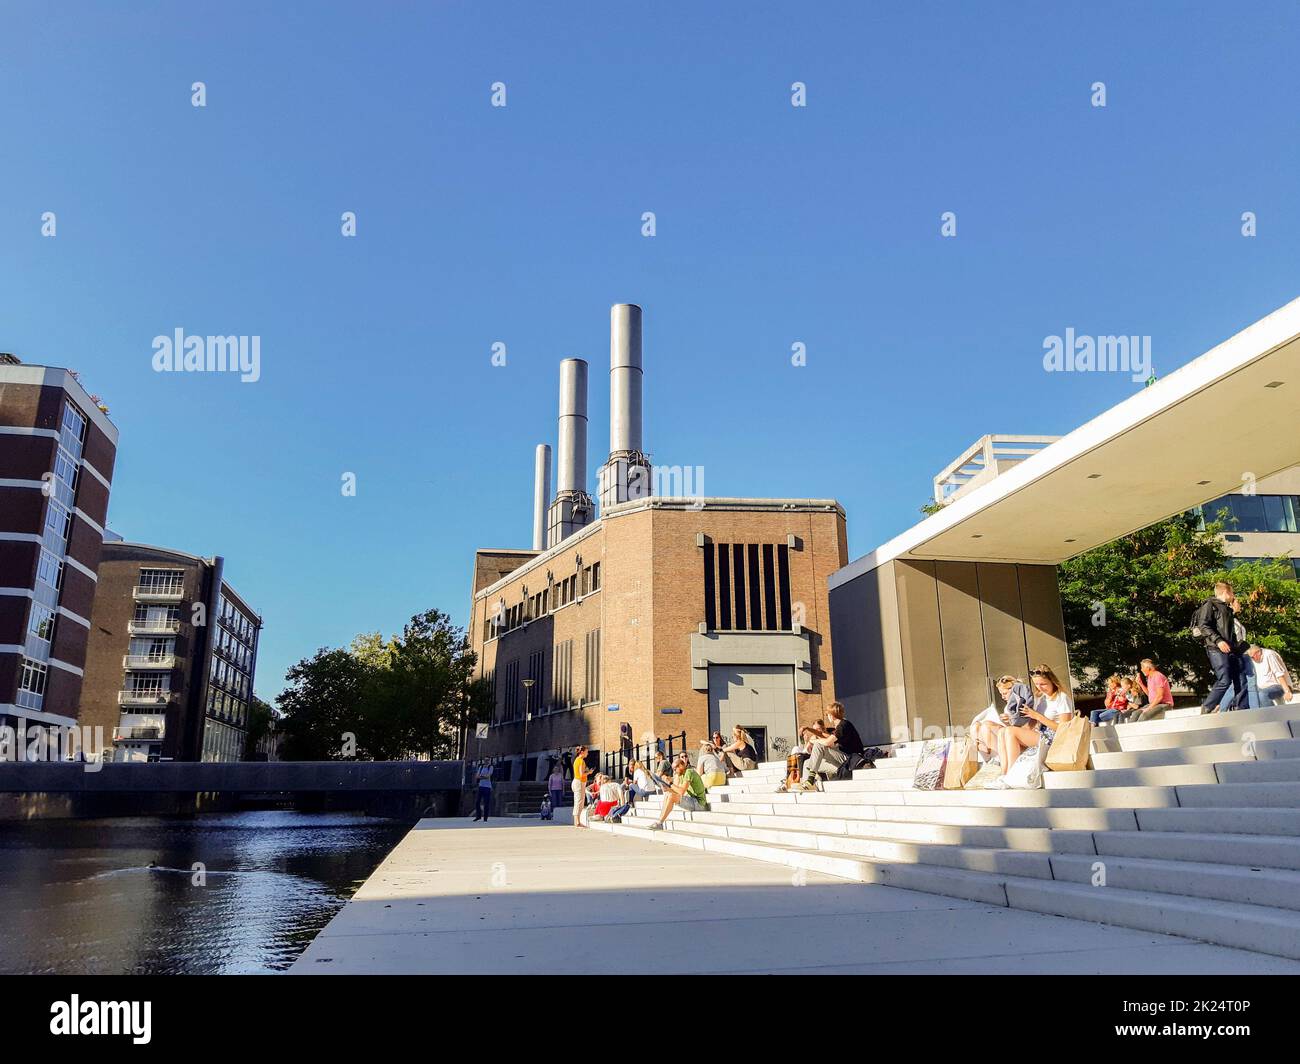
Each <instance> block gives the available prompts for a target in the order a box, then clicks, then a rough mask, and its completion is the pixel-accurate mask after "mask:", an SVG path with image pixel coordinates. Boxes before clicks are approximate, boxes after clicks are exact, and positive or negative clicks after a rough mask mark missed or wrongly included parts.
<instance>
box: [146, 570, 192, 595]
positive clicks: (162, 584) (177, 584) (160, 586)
mask: <svg viewBox="0 0 1300 1064" xmlns="http://www.w3.org/2000/svg"><path fill="white" fill-rule="evenodd" d="M184 584H185V570H184V569H141V570H140V590H141V591H152V592H155V593H156V592H166V593H169V594H171V593H175V592H179V591H180V590H181V588H182V587H183V586H184Z"/></svg>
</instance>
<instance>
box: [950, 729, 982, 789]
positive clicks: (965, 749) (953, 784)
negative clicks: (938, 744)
mask: <svg viewBox="0 0 1300 1064" xmlns="http://www.w3.org/2000/svg"><path fill="white" fill-rule="evenodd" d="M979 770H980V763H979V749H978V747H977V746H976V743H975V740H974V738H972V737H971V736H969V735H967V736H963V737H962V738H960V739H954V740H953V741H952V745H951V746H950V747H948V764H947V765H946V767H945V768H944V772H943V789H944V790H945V791H959V790H961V789H962V788H963V787H965V786H966V784H967V783H968V782H969V781H970V779H971V778H972V777H973V776H974V775H975V773H977V772H978V771H979Z"/></svg>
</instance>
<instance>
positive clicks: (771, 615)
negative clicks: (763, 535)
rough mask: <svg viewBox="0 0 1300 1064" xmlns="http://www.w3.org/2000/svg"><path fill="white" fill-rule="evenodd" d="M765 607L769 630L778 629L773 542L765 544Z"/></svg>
mask: <svg viewBox="0 0 1300 1064" xmlns="http://www.w3.org/2000/svg"><path fill="white" fill-rule="evenodd" d="M763 608H764V610H765V611H766V613H765V616H766V618H767V629H768V631H775V630H776V564H775V562H774V561H773V559H772V544H770V543H764V544H763Z"/></svg>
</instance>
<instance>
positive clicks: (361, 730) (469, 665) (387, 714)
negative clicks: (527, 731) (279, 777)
mask: <svg viewBox="0 0 1300 1064" xmlns="http://www.w3.org/2000/svg"><path fill="white" fill-rule="evenodd" d="M475 662H476V658H475V655H474V654H473V653H472V652H471V651H470V650H469V646H468V642H467V640H466V639H465V633H464V632H463V630H461V629H460V628H458V627H456V626H455V625H453V624H452V623H451V619H450V617H448V615H447V614H445V613H443V612H441V611H440V610H428V611H426V612H424V613H420V614H417V615H416V616H414V617H412V618H411V620H410V621H409V622H408V623H407V624H406V626H405V627H404V628H403V629H402V632H401V634H400V635H396V636H393V637H392V638H390V639H387V640H386V639H384V638H383V636H382V635H381V634H380V633H378V632H370V633H363V634H361V635H358V636H357V637H356V638H355V639H353V640H352V643H351V644H350V646H349V647H348V649H346V650H344V649H338V650H325V649H322V650H320V651H318V652H317V653H316V656H315V657H314V658H311V659H304V660H303V661H300V662H299V663H298V664H297V665H295V666H294V667H293V668H291V669H290V670H289V673H288V675H287V677H286V679H287V680H288V681H289V684H290V686H289V687H288V688H287V689H286V690H285V692H284V693H283V694H282V695H281V696H280V698H279V700H278V701H279V704H280V708H281V710H282V711H283V713H284V733H285V740H284V744H283V746H282V752H283V756H284V758H285V759H286V760H306V759H334V758H340V757H357V758H361V759H364V760H377V761H386V760H397V759H405V758H411V757H416V756H420V755H426V756H429V757H433V758H449V757H455V756H457V754H458V750H459V745H460V740H461V737H462V734H463V728H464V722H465V719H466V716H467V712H468V709H467V707H471V706H474V705H477V704H478V703H480V702H481V701H482V699H483V695H482V692H481V690H480V688H481V686H482V685H481V681H480V682H478V683H477V684H476V683H475V682H474V681H472V679H471V677H472V675H473V671H474V665H475Z"/></svg>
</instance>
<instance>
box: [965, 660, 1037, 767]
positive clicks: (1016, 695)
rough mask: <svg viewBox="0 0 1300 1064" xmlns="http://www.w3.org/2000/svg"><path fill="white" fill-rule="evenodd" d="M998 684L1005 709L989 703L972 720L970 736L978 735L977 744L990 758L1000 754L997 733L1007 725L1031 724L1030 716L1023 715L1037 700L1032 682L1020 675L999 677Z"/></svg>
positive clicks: (976, 737)
mask: <svg viewBox="0 0 1300 1064" xmlns="http://www.w3.org/2000/svg"><path fill="white" fill-rule="evenodd" d="M995 686H996V687H997V689H998V694H999V695H1000V696H1001V698H1002V702H1003V706H1002V712H1001V713H998V711H997V710H996V709H995V708H994V705H993V704H990V705H989V708H988V709H986V710H984V711H983V712H982V713H980V714H979V715H978V716H976V718H975V719H974V720H973V721H971V735H973V736H974V737H975V745H976V747H978V749H979V752H980V753H981V754H983V755H984V757H985V758H987V759H990V760H991V759H993V758H995V757H997V756H998V743H999V740H998V733H999V732H1000V731H1002V729H1003V728H1006V727H1008V726H1011V727H1019V726H1020V725H1024V724H1029V723H1030V719H1029V718H1028V717H1026V716H1025V715H1024V712H1023V710H1024V707H1025V706H1032V705H1033V702H1034V698H1033V695H1031V694H1030V692H1029V685H1028V684H1027V683H1025V681H1024V680H1022V679H1020V677H1019V676H1009V675H1008V676H999V677H998V678H997V680H996V682H995Z"/></svg>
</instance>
